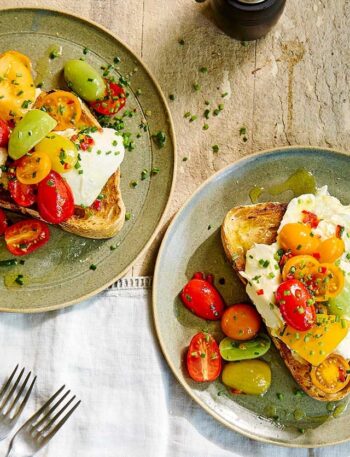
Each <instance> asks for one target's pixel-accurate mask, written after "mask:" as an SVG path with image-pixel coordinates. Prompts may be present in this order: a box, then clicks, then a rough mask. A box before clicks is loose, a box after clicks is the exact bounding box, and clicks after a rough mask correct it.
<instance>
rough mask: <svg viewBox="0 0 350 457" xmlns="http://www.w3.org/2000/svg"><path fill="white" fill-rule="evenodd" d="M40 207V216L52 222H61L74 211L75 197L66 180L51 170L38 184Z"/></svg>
mask: <svg viewBox="0 0 350 457" xmlns="http://www.w3.org/2000/svg"><path fill="white" fill-rule="evenodd" d="M38 209H39V214H40V216H41V217H42V218H43V219H44V220H45V221H47V222H50V223H51V224H60V223H61V222H64V221H66V220H67V219H69V218H70V217H71V216H73V213H74V199H73V194H72V191H71V188H70V187H69V186H68V184H67V183H66V181H65V180H64V179H63V178H62V177H61V175H59V174H58V173H56V171H53V170H51V172H50V173H49V174H48V175H47V176H46V178H45V179H43V180H42V181H41V182H40V183H39V185H38Z"/></svg>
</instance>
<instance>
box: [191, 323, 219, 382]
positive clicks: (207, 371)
mask: <svg viewBox="0 0 350 457" xmlns="http://www.w3.org/2000/svg"><path fill="white" fill-rule="evenodd" d="M221 368H222V361H221V356H220V351H219V346H218V345H217V343H216V341H215V340H214V338H213V337H212V336H211V335H210V334H209V333H203V332H200V333H197V334H196V335H195V336H194V337H193V338H192V340H191V343H190V346H189V348H188V352H187V370H188V373H189V375H190V376H191V378H192V379H193V380H194V381H197V382H208V381H215V379H217V378H218V377H219V375H220V373H221Z"/></svg>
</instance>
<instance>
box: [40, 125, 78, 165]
mask: <svg viewBox="0 0 350 457" xmlns="http://www.w3.org/2000/svg"><path fill="white" fill-rule="evenodd" d="M35 151H38V152H45V153H46V154H48V156H49V157H50V159H51V163H52V169H53V170H55V171H57V173H66V172H67V171H69V170H71V169H72V168H73V167H74V165H75V164H76V163H77V160H78V151H77V148H76V147H75V144H74V143H73V142H72V141H70V140H69V139H68V138H66V137H64V136H61V135H58V134H57V133H49V134H48V135H46V137H45V138H44V139H43V140H41V141H40V143H38V144H37V145H36V146H35Z"/></svg>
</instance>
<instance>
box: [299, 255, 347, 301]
mask: <svg viewBox="0 0 350 457" xmlns="http://www.w3.org/2000/svg"><path fill="white" fill-rule="evenodd" d="M344 281H345V280H344V273H343V272H342V271H341V269H340V268H338V267H337V266H335V265H334V264H332V263H320V264H319V265H318V267H316V268H314V269H313V270H312V271H311V272H310V275H309V277H308V278H307V280H306V281H305V284H306V286H307V287H308V289H309V290H310V291H311V292H312V294H313V295H314V299H315V300H316V301H318V302H319V301H327V300H328V299H329V298H334V297H336V296H337V295H338V294H339V293H340V292H341V291H342V290H343V287H344Z"/></svg>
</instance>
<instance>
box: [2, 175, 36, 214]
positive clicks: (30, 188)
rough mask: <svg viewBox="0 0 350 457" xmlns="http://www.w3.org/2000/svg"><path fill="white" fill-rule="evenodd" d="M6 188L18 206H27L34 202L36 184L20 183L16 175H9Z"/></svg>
mask: <svg viewBox="0 0 350 457" xmlns="http://www.w3.org/2000/svg"><path fill="white" fill-rule="evenodd" d="M8 190H9V192H10V195H11V197H12V198H13V199H14V201H15V202H16V203H17V205H19V206H25V207H26V208H27V207H28V206H32V205H33V204H34V203H35V202H36V192H37V186H36V185H35V184H22V183H21V182H19V181H18V179H17V178H16V177H14V176H10V177H9V182H8Z"/></svg>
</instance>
